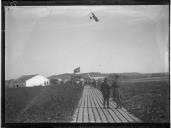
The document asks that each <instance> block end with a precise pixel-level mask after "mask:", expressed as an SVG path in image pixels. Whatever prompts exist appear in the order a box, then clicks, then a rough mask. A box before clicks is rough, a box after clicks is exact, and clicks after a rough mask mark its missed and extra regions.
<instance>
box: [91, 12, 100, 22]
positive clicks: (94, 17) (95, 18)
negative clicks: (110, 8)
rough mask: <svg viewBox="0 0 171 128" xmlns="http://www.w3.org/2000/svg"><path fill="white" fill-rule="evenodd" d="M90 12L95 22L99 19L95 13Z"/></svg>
mask: <svg viewBox="0 0 171 128" xmlns="http://www.w3.org/2000/svg"><path fill="white" fill-rule="evenodd" d="M91 14H92V15H93V16H92V17H93V19H94V20H95V21H96V22H98V21H99V19H98V18H97V17H96V16H95V14H94V13H93V12H92V13H91Z"/></svg>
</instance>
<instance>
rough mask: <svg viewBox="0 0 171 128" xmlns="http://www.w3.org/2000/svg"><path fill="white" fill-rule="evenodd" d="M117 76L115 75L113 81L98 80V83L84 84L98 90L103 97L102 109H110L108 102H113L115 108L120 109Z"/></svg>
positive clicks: (93, 81) (107, 79)
mask: <svg viewBox="0 0 171 128" xmlns="http://www.w3.org/2000/svg"><path fill="white" fill-rule="evenodd" d="M118 78H119V76H118V75H115V78H114V79H112V80H111V79H109V78H107V77H106V78H104V80H99V81H95V80H92V81H89V82H86V83H85V85H87V84H88V85H90V86H92V87H95V88H99V89H100V91H101V92H102V95H103V107H104V108H106V105H107V108H110V107H109V100H110V99H111V100H114V101H115V102H116V104H117V108H121V107H122V103H121V93H120V88H119V83H118Z"/></svg>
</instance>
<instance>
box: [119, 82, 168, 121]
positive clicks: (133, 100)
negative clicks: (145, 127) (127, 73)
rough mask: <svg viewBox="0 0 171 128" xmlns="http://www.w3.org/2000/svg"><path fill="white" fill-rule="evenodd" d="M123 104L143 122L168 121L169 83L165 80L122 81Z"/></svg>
mask: <svg viewBox="0 0 171 128" xmlns="http://www.w3.org/2000/svg"><path fill="white" fill-rule="evenodd" d="M120 88H121V94H122V103H123V106H124V107H125V108H126V109H127V110H128V111H129V112H131V113H133V114H134V115H135V116H137V117H139V118H140V119H141V120H142V121H143V122H169V120H170V119H169V118H170V117H169V113H170V111H169V108H170V106H169V102H170V99H169V98H170V95H169V93H170V85H169V83H168V82H166V81H163V80H161V81H156V80H154V81H152V80H151V81H144V80H143V81H141V82H128V81H127V82H122V83H121V84H120Z"/></svg>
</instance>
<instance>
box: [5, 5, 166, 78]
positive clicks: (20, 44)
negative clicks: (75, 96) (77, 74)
mask: <svg viewBox="0 0 171 128" xmlns="http://www.w3.org/2000/svg"><path fill="white" fill-rule="evenodd" d="M168 9H169V8H168V6H167V5H162V6H161V5H160V6H159V5H153V6H152V5H143V6H140V5H136V6H116V5H115V6H54V7H53V6H50V7H42V6H40V7H36V6H35V7H34V6H31V7H21V6H20V7H10V8H6V10H5V30H6V31H5V32H6V33H5V34H6V35H5V44H6V46H5V48H6V49H5V52H6V54H5V57H6V66H5V68H6V79H11V78H17V77H19V76H21V75H27V74H37V73H38V74H41V75H44V76H50V75H54V74H60V73H71V72H73V69H74V68H76V67H78V66H80V68H81V72H94V71H95V72H103V73H110V72H115V73H119V72H140V73H153V72H166V71H168V64H167V63H168V61H167V58H168V31H169V30H168V28H169V26H168V22H169V21H168V16H169V14H168ZM91 12H94V14H95V15H96V16H97V17H98V19H99V22H95V21H94V20H90V18H89V16H90V13H91Z"/></svg>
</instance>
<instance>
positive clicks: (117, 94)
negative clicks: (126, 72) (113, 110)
mask: <svg viewBox="0 0 171 128" xmlns="http://www.w3.org/2000/svg"><path fill="white" fill-rule="evenodd" d="M112 87H113V97H114V98H115V99H119V100H120V99H121V93H120V89H119V85H118V82H117V81H114V82H113V84H112Z"/></svg>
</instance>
